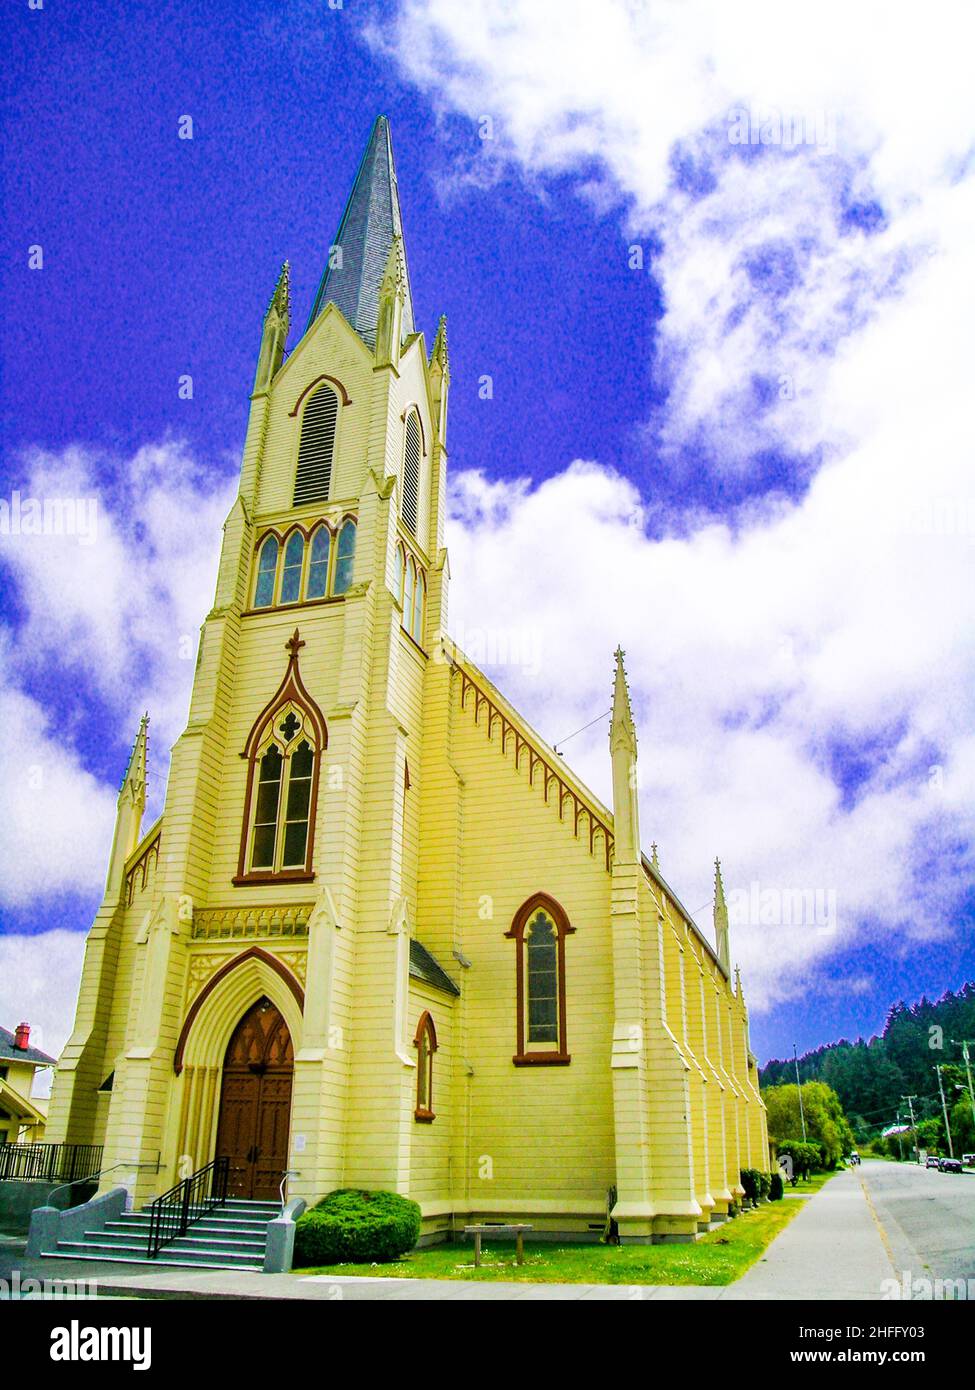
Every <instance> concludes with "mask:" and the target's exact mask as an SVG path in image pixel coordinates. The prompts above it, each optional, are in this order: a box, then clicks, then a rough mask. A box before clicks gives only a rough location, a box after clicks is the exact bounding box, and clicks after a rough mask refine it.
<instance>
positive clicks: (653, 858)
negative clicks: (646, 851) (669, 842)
mask: <svg viewBox="0 0 975 1390" xmlns="http://www.w3.org/2000/svg"><path fill="white" fill-rule="evenodd" d="M650 863H651V865H652V866H653V868H654V869H655V870H656V872H657V873H658V874H659V872H660V860H659V859H658V858H657V842H656V840H654V841H653V843H652V844H651V845H650Z"/></svg>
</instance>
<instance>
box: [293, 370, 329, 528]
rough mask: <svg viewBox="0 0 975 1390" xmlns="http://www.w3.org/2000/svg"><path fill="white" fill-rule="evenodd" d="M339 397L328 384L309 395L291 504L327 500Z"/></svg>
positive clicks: (302, 416)
mask: <svg viewBox="0 0 975 1390" xmlns="http://www.w3.org/2000/svg"><path fill="white" fill-rule="evenodd" d="M338 409H339V398H338V396H337V395H336V394H335V392H334V391H333V390H332V388H331V386H328V385H322V386H319V388H318V390H317V391H313V392H312V394H311V395H310V396H309V398H308V401H307V404H306V405H305V408H304V410H303V411H302V415H301V440H300V442H299V444H298V467H297V469H296V470H295V491H294V505H295V506H296V507H301V506H304V505H305V503H306V502H327V501H328V490H329V487H330V486H331V481H332V456H333V454H334V452H335V423H336V420H337V419H338Z"/></svg>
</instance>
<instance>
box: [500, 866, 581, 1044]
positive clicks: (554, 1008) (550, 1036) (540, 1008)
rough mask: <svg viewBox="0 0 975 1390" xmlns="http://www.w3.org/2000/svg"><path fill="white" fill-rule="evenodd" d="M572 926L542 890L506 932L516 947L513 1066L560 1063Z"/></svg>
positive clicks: (516, 917) (517, 914)
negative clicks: (568, 951)
mask: <svg viewBox="0 0 975 1390" xmlns="http://www.w3.org/2000/svg"><path fill="white" fill-rule="evenodd" d="M574 931H575V928H574V927H573V926H572V925H571V924H570V923H569V919H568V917H567V916H566V914H565V911H564V910H563V908H562V907H561V906H560V905H559V904H558V903H557V902H556V901H555V899H554V898H550V897H549V896H548V894H546V893H538V894H536V895H535V896H534V897H533V898H529V899H528V901H527V902H526V903H523V904H522V906H521V907H520V908H519V909H518V911H517V913H516V914H515V918H514V921H513V922H512V924H511V927H510V928H509V930H508V931H507V933H506V935H507V936H509V937H511V938H512V939H513V940H514V941H515V943H516V946H517V952H518V954H517V960H516V975H515V998H516V1010H517V1017H516V1049H517V1050H516V1052H515V1055H514V1057H513V1058H512V1061H513V1062H514V1063H515V1065H516V1066H531V1065H542V1066H560V1065H561V1066H564V1065H566V1064H567V1063H568V1062H570V1061H571V1057H570V1056H569V1052H568V1047H567V1043H566V1017H565V1013H566V1008H565V940H566V937H567V936H569V935H571V934H572V933H573V932H574Z"/></svg>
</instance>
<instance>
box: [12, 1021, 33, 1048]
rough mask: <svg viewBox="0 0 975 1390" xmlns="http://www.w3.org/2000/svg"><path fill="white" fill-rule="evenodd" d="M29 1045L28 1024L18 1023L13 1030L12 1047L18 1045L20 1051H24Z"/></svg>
mask: <svg viewBox="0 0 975 1390" xmlns="http://www.w3.org/2000/svg"><path fill="white" fill-rule="evenodd" d="M29 1046H30V1024H29V1023H18V1024H17V1028H16V1030H15V1032H14V1047H19V1048H20V1050H21V1052H26V1051H27V1048H28V1047H29Z"/></svg>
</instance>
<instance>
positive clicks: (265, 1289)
mask: <svg viewBox="0 0 975 1390" xmlns="http://www.w3.org/2000/svg"><path fill="white" fill-rule="evenodd" d="M14 1269H17V1270H19V1271H20V1278H21V1282H23V1280H24V1279H26V1278H34V1279H41V1280H43V1279H61V1280H70V1281H78V1280H94V1281H96V1282H97V1287H98V1294H99V1295H100V1296H101V1297H109V1298H113V1297H114V1298H158V1299H183V1298H207V1299H235V1300H237V1299H245V1300H246V1299H269V1298H270V1299H288V1300H295V1299H297V1300H307V1299H313V1300H327V1301H329V1302H345V1301H349V1300H351V1301H354V1302H359V1301H363V1300H368V1301H380V1302H423V1301H430V1300H436V1301H449V1302H469V1301H471V1300H474V1301H480V1300H486V1301H492V1302H496V1301H499V1300H500V1301H502V1302H508V1301H509V1300H510V1301H515V1302H526V1301H527V1302H532V1301H537V1300H546V1299H551V1300H558V1301H559V1302H576V1301H586V1302H592V1301H594V1300H597V1301H602V1300H612V1301H628V1302H633V1301H637V1302H642V1301H644V1300H652V1301H655V1302H656V1301H661V1302H662V1301H673V1300H679V1301H687V1302H716V1301H718V1300H727V1299H733V1300H752V1299H754V1300H756V1301H761V1300H765V1299H775V1300H789V1299H795V1300H803V1301H804V1300H809V1301H818V1300H821V1299H830V1298H841V1299H852V1300H864V1299H867V1300H869V1299H879V1298H881V1297H882V1291H881V1281H882V1280H884V1279H889V1278H891V1277H892V1276H896V1270H895V1269H894V1265H893V1262H892V1260H891V1259H890V1257H889V1256H888V1254H887V1249H886V1248H885V1234H884V1233H883V1231H882V1228H881V1226H880V1223H879V1221H878V1219H877V1217H876V1215H875V1214H874V1212H873V1210H872V1207H871V1205H870V1203H869V1202H868V1200H867V1197H866V1194H865V1190H864V1186H863V1184H862V1182H861V1179H860V1175H859V1170H857V1169H852V1170H850V1171H847V1172H842V1173H838V1174H837V1175H836V1176H835V1177H834V1178H832V1179H830V1181H829V1182H828V1183H827V1184H826V1186H825V1187H823V1188H822V1190H821V1191H819V1192H817V1193H816V1195H815V1196H814V1197H810V1198H808V1199H807V1200H806V1201H804V1203H803V1209H802V1210H801V1211H800V1212H799V1213H798V1214H797V1215H796V1216H795V1217H794V1218H793V1220H792V1221H791V1223H790V1224H789V1225H788V1226H787V1227H786V1229H785V1230H784V1231H783V1232H782V1234H781V1235H780V1236H778V1237H777V1239H776V1240H775V1241H773V1243H772V1245H770V1246H769V1248H768V1250H767V1251H766V1253H765V1255H764V1256H763V1257H762V1258H761V1259H760V1260H759V1262H758V1263H757V1264H756V1265H754V1266H753V1267H752V1268H751V1269H750V1270H749V1271H748V1273H747V1274H745V1275H744V1276H743V1277H742V1278H741V1279H739V1280H738V1282H737V1283H735V1284H730V1285H727V1286H724V1287H703V1286H696V1285H649V1284H648V1285H640V1284H542V1283H515V1282H510V1283H507V1282H506V1283H501V1282H497V1283H495V1282H490V1283H489V1282H484V1283H481V1282H479V1281H477V1282H475V1281H473V1280H465V1279H376V1278H369V1277H368V1276H358V1277H357V1276H348V1277H346V1276H343V1277H336V1276H334V1275H305V1276H301V1275H295V1274H258V1273H252V1272H249V1271H243V1270H216V1269H200V1270H193V1269H185V1268H184V1269H177V1268H172V1269H163V1268H160V1267H159V1266H157V1265H150V1264H147V1265H143V1266H139V1265H134V1266H126V1265H119V1264H111V1263H107V1262H106V1263H102V1262H101V1261H81V1260H57V1259H43V1260H26V1259H24V1257H23V1245H22V1243H14V1242H11V1243H9V1244H5V1245H4V1246H3V1248H2V1249H0V1277H2V1278H4V1279H8V1280H9V1278H10V1275H11V1272H12V1271H13V1270H14Z"/></svg>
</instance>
